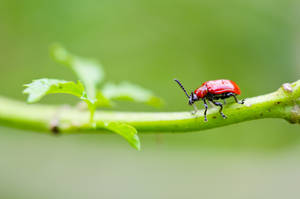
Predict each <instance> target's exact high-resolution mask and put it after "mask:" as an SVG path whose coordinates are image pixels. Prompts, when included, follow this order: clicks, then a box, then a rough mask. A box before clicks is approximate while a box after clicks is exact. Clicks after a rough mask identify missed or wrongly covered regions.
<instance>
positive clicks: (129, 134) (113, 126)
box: [105, 122, 141, 151]
mask: <svg viewBox="0 0 300 199" xmlns="http://www.w3.org/2000/svg"><path fill="white" fill-rule="evenodd" d="M105 128H106V129H108V130H110V131H112V132H115V133H117V134H119V135H121V136H122V137H123V138H125V139H126V140H127V141H128V142H129V144H130V145H131V146H132V147H134V148H135V149H137V150H138V151H139V150H140V149H141V143H140V139H139V137H138V135H137V131H136V129H135V128H134V127H133V126H130V125H129V124H126V123H122V122H109V123H105Z"/></svg>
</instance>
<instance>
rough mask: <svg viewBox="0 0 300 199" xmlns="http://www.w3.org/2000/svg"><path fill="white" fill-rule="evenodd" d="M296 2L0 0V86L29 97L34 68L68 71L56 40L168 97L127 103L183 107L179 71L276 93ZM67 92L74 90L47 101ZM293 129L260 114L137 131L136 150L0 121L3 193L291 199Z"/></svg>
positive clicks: (294, 45) (287, 72)
mask: <svg viewBox="0 0 300 199" xmlns="http://www.w3.org/2000/svg"><path fill="white" fill-rule="evenodd" d="M299 10H300V7H299V3H298V2H297V1H296V0H294V1H292V0H276V1H269V0H247V1H238V0H227V1H216V0H213V1H204V0H151V1H146V0H123V1H122V0H86V1H79V0H74V1H66V0H52V1H43V0H26V1H25V0H0V73H1V78H0V91H1V92H0V94H1V95H3V96H7V97H11V98H14V99H18V100H22V101H24V100H25V96H23V95H22V93H21V92H22V89H23V87H22V85H23V84H24V83H28V82H30V81H31V80H32V79H38V78H43V77H49V78H60V79H68V80H75V79H76V78H75V76H74V75H73V74H72V73H70V71H69V70H68V69H67V68H64V67H61V66H59V65H57V64H55V63H54V62H53V61H52V60H51V59H50V56H49V53H48V48H49V45H50V44H52V43H53V42H60V43H62V44H63V45H64V46H65V47H67V49H69V50H70V51H71V52H74V53H76V54H78V55H81V56H85V57H92V58H96V59H98V60H100V61H101V63H102V64H103V65H104V67H105V70H106V79H107V80H108V81H112V82H116V83H118V82H122V81H124V80H129V81H131V82H133V83H137V84H140V85H142V86H143V87H146V88H150V89H152V90H153V91H154V92H155V93H156V94H157V95H159V96H161V97H162V98H164V100H165V101H166V102H167V103H166V106H165V107H164V108H163V109H162V110H157V109H153V108H149V107H145V106H143V105H136V104H132V103H121V104H120V105H119V106H118V110H122V111H126V110H127V111H188V110H190V107H189V106H188V105H187V100H186V98H185V97H184V95H183V93H182V91H181V90H180V89H179V88H178V86H177V85H176V84H175V83H174V82H173V78H175V77H176V78H178V79H180V80H181V81H182V82H183V83H184V85H185V87H187V88H189V89H195V88H196V87H197V86H199V85H200V84H201V83H202V82H203V81H206V80H212V79H219V78H226V79H232V80H234V81H236V82H238V84H239V85H240V87H241V89H242V92H243V93H242V97H251V96H255V95H260V94H263V93H267V92H271V91H274V90H275V89H277V88H278V87H279V86H280V85H281V84H282V83H285V82H289V81H290V82H292V81H295V80H297V79H299V77H300V67H299V61H300V60H299V53H300V52H299V44H300V39H299V35H300V31H299V14H298V13H299ZM66 102H70V103H73V104H74V103H76V100H74V98H72V97H69V96H49V97H47V98H46V99H45V100H43V101H42V103H66ZM198 106H199V107H200V106H201V103H199V105H198ZM224 112H225V114H226V110H225V111H224ZM299 132H300V131H299V126H296V125H291V124H288V123H287V122H286V121H283V120H279V119H264V120H258V121H250V122H245V123H241V124H236V125H232V126H228V127H222V128H218V129H212V130H207V131H202V132H194V133H187V134H175V135H172V134H159V135H145V134H141V135H140V137H141V141H142V151H141V152H137V151H135V150H134V149H132V148H131V147H129V146H128V144H127V143H126V141H124V140H123V139H122V138H120V137H119V136H116V135H113V134H111V135H72V136H59V137H55V136H49V135H45V134H40V133H38V132H29V131H23V130H15V129H10V128H6V127H1V128H0V198H5V199H10V198H11V199H23V198H30V199H35V198H43V199H48V198H49V199H50V198H51V199H53V198H55V199H66V198H76V199H77V198H178V199H179V198H221V197H222V198H230V199H233V198H297V196H298V197H299V195H300V191H299V188H298V187H299V185H298V183H299V177H300V168H299V166H300V161H299V155H300V147H299V146H300V134H299Z"/></svg>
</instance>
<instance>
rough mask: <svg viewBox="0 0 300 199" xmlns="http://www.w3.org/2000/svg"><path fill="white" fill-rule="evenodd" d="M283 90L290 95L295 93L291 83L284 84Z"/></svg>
mask: <svg viewBox="0 0 300 199" xmlns="http://www.w3.org/2000/svg"><path fill="white" fill-rule="evenodd" d="M282 88H283V90H284V91H286V92H288V93H292V92H293V88H292V85H291V84H290V83H285V84H282Z"/></svg>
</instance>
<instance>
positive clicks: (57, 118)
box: [0, 80, 300, 134]
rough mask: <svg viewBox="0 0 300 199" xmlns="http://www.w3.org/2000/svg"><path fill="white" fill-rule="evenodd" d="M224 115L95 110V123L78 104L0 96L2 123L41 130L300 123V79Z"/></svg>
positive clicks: (148, 129) (232, 107) (189, 128)
mask: <svg viewBox="0 0 300 199" xmlns="http://www.w3.org/2000/svg"><path fill="white" fill-rule="evenodd" d="M224 113H225V114H226V115H227V117H228V118H227V119H223V118H222V117H221V116H220V115H219V113H218V109H217V108H211V109H209V110H208V115H207V118H208V122H205V121H204V118H203V110H200V111H199V112H198V113H197V114H196V115H191V113H190V112H178V113H176V112H169V113H167V112H160V113H134V112H107V111H97V112H96V113H95V118H94V121H95V124H96V126H95V127H94V126H91V124H90V122H89V112H88V111H80V110H78V109H75V108H67V107H58V106H50V105H29V104H25V103H22V102H18V101H14V100H11V99H7V98H3V97H0V124H2V125H4V126H11V127H17V128H22V129H30V130H36V131H39V132H60V133H69V134H73V133H83V132H84V133H87V132H94V133H98V132H99V133H103V132H105V130H104V129H107V127H105V125H106V124H107V123H109V122H122V123H127V124H129V125H131V126H133V127H135V128H136V129H137V130H138V131H139V132H140V133H142V132H153V133H156V132H160V133H161V132H190V131H199V130H204V129H210V128H215V127H221V126H225V125H229V124H234V123H239V122H243V121H249V120H255V119H263V118H282V119H286V120H287V121H289V122H290V123H298V124H299V123H300V80H298V81H297V82H295V83H292V84H284V85H282V86H281V87H280V88H279V89H278V90H277V91H276V92H273V93H269V94H266V95H262V96H257V97H253V98H247V99H246V101H245V104H244V105H240V104H229V105H226V106H225V108H224Z"/></svg>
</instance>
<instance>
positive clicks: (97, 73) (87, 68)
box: [51, 44, 104, 99]
mask: <svg viewBox="0 0 300 199" xmlns="http://www.w3.org/2000/svg"><path fill="white" fill-rule="evenodd" d="M51 55H52V57H53V59H54V60H55V61H57V62H58V63H61V64H64V65H66V66H68V67H70V68H71V69H72V70H73V71H74V72H75V74H76V75H77V76H78V78H79V79H80V80H81V81H82V83H83V84H84V85H85V88H86V91H87V94H88V96H89V98H91V99H95V98H96V95H97V86H98V85H99V84H100V83H101V82H102V80H103V78H104V71H103V69H102V66H101V65H100V64H99V63H98V62H96V61H94V60H90V59H85V58H81V57H78V56H75V55H73V54H71V53H69V52H68V51H67V50H66V49H64V48H63V47H62V46H61V45H59V44H56V45H53V46H52V48H51Z"/></svg>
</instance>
